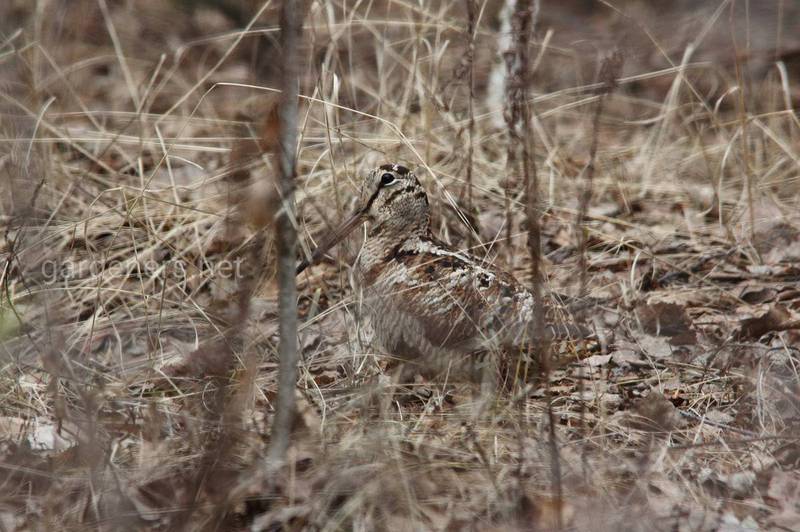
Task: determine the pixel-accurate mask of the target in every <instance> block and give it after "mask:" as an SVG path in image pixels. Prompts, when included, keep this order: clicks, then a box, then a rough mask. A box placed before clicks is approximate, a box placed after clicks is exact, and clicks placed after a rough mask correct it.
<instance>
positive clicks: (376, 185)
mask: <svg viewBox="0 0 800 532" xmlns="http://www.w3.org/2000/svg"><path fill="white" fill-rule="evenodd" d="M364 222H367V224H368V225H369V232H368V236H369V237H377V236H379V235H380V236H381V237H388V238H402V237H404V236H409V235H412V234H424V233H426V232H427V231H428V227H429V225H430V209H429V208H428V196H427V194H425V189H423V188H422V185H421V184H420V182H419V179H417V176H415V175H414V172H412V171H411V170H409V169H408V168H406V167H405V166H401V165H399V164H384V165H381V166H379V167H378V168H375V169H374V170H372V171H371V172H369V173H368V174H367V175H366V177H365V178H364V181H363V182H362V184H361V192H360V194H359V198H358V203H357V205H356V208H355V211H354V212H353V213H352V214H351V215H350V217H349V218H348V219H347V220H346V221H345V222H343V223H342V224H341V225H340V226H339V227H337V228H336V229H334V230H333V231H332V232H331V233H330V234H329V235H328V236H327V237H326V238H324V239H323V240H322V241H321V242H320V244H319V246H318V247H317V249H315V250H314V252H313V254H312V255H311V257H310V258H309V259H308V260H306V261H303V262H302V263H301V264H300V266H298V268H297V272H298V273H300V272H301V271H303V270H304V269H305V268H306V267H307V266H309V265H310V264H314V263H315V262H316V261H318V260H319V259H320V258H322V256H323V255H324V254H325V253H327V251H328V250H329V249H330V248H332V247H333V246H335V245H336V244H338V243H339V242H341V241H342V240H343V239H344V238H345V237H346V236H347V235H348V234H350V232H352V231H353V229H355V228H356V227H358V226H359V225H361V224H362V223H364Z"/></svg>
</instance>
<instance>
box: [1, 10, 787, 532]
mask: <svg viewBox="0 0 800 532" xmlns="http://www.w3.org/2000/svg"><path fill="white" fill-rule="evenodd" d="M431 4H432V5H426V3H423V2H420V3H415V2H367V3H363V2H347V1H344V0H342V1H336V0H332V1H330V2H314V3H312V4H311V6H310V9H309V13H308V18H307V20H306V28H305V31H304V36H305V40H306V42H305V45H304V48H303V51H302V55H303V58H304V63H303V64H304V66H303V77H302V82H301V94H302V95H303V98H302V99H301V138H300V145H299V151H298V190H297V205H298V213H299V220H298V229H299V232H300V240H301V253H302V254H303V255H304V256H305V254H307V253H308V251H309V249H310V248H311V247H313V244H314V242H316V241H318V239H319V238H320V237H321V235H322V234H324V232H325V231H326V229H327V228H328V227H330V226H331V225H334V224H335V223H336V222H337V221H340V220H342V219H343V217H344V216H345V215H346V213H347V212H348V210H349V209H350V208H351V207H352V204H353V199H354V197H355V196H356V194H357V190H358V189H357V187H358V184H359V180H360V177H361V176H362V175H363V172H365V171H366V170H368V169H369V168H371V167H372V166H375V165H376V164H381V163H384V162H399V163H402V164H405V165H406V166H409V167H411V168H413V169H415V171H416V172H417V174H418V175H419V177H420V179H421V181H422V182H423V184H424V185H425V187H426V189H427V190H428V193H429V197H430V201H431V206H432V209H433V226H434V231H435V233H436V235H437V236H438V237H440V238H442V239H443V240H445V241H447V242H449V243H451V244H453V245H454V246H456V247H458V248H463V249H466V248H471V249H472V251H473V253H476V254H479V255H486V257H487V260H488V261H493V262H494V263H496V264H497V265H499V266H501V267H503V268H504V269H506V270H508V271H511V272H513V273H514V274H515V275H516V276H517V278H518V279H519V280H520V281H523V282H525V283H530V282H531V279H530V266H531V265H530V258H529V254H528V247H527V232H528V224H527V220H526V209H525V207H526V206H525V195H524V180H523V176H522V175H519V172H518V171H516V170H515V169H514V167H513V165H511V166H510V165H509V164H508V161H507V153H508V145H509V142H510V141H509V132H508V129H507V126H506V123H505V121H504V118H503V105H504V99H503V96H502V92H498V87H501V86H502V85H501V84H498V83H500V82H502V78H503V72H504V69H503V65H502V63H501V62H500V61H499V59H498V49H499V47H500V46H503V42H504V39H503V38H502V37H503V31H504V30H503V27H502V15H501V7H502V2H498V1H489V2H477V3H475V4H473V5H474V6H476V7H475V11H474V12H473V15H474V17H475V19H476V20H475V25H474V26H475V28H476V30H475V32H474V39H473V40H474V45H475V48H474V50H475V53H474V56H473V57H474V60H473V61H472V62H470V59H469V58H470V54H468V53H467V51H468V50H469V43H470V40H471V39H470V35H469V33H468V32H467V27H468V26H469V20H468V19H469V16H470V9H467V7H465V6H468V5H470V4H469V2H455V1H453V2H436V3H431ZM544 4H548V3H544ZM560 4H562V5H560V6H558V7H554V6H546V5H543V6H542V12H541V13H540V14H539V18H538V20H537V25H536V33H535V40H534V46H533V47H532V54H531V55H532V58H533V61H534V63H533V64H532V65H531V68H532V76H533V80H534V83H533V87H532V88H531V101H530V104H531V109H532V111H533V118H532V129H533V132H534V135H533V137H534V138H533V139H530V140H531V142H532V146H533V147H534V160H535V162H536V172H537V177H538V181H539V183H540V185H541V186H540V191H539V193H540V208H541V212H542V213H543V214H542V218H541V226H542V245H543V265H542V266H543V268H544V273H545V277H546V289H548V290H550V291H554V292H558V293H563V294H566V295H568V296H569V297H570V298H571V300H572V301H575V302H577V304H576V305H575V306H574V310H575V316H574V317H573V318H574V319H579V320H581V321H583V322H584V323H586V324H588V325H589V326H591V328H592V329H593V330H594V331H595V336H594V337H593V338H592V339H591V340H581V341H576V342H571V343H558V344H555V345H553V346H552V349H553V353H554V355H555V364H554V365H553V367H551V368H549V370H548V371H546V372H543V371H538V370H537V371H529V372H528V373H529V374H530V377H528V378H527V379H516V380H513V379H512V380H510V381H507V382H506V383H505V384H503V385H500V384H498V385H497V386H495V387H494V388H493V391H492V392H491V393H490V395H489V396H488V397H487V391H486V387H483V388H482V387H481V386H480V385H479V384H478V383H476V382H474V381H472V380H470V379H469V378H466V377H465V376H464V372H459V371H458V368H457V367H456V366H457V363H456V364H454V371H453V372H452V374H449V373H448V374H445V375H440V376H438V377H434V376H431V375H424V376H423V375H422V374H420V375H417V376H415V378H414V381H413V383H409V384H406V385H405V386H402V387H401V389H396V387H395V385H394V384H393V381H392V379H391V377H390V374H391V368H390V367H391V365H392V364H391V360H390V359H391V356H390V355H391V354H387V353H381V352H380V351H379V350H377V348H376V346H375V345H373V344H372V343H371V342H370V338H371V331H370V324H369V322H368V320H365V319H362V317H361V312H360V304H361V300H360V292H359V290H358V286H357V284H356V283H355V281H354V279H353V270H352V264H353V258H354V257H355V255H356V253H357V252H358V248H359V242H358V237H353V238H351V239H350V241H348V242H347V243H346V245H343V246H340V247H339V248H338V249H334V250H333V251H332V252H331V253H330V254H329V256H328V257H327V258H326V259H325V260H324V261H323V262H322V263H320V264H318V265H316V266H313V267H312V268H310V269H309V270H308V271H307V272H305V273H303V274H302V275H300V276H299V277H298V278H297V280H298V289H299V293H300V300H299V305H300V312H301V316H300V317H301V326H300V330H299V337H300V344H301V348H302V360H301V363H300V377H299V380H298V385H297V399H298V403H299V405H300V415H299V417H298V420H297V424H296V430H295V432H294V434H293V444H292V447H291V449H290V460H289V463H288V464H285V465H284V466H283V467H280V468H271V467H269V466H268V464H267V462H266V459H265V456H266V449H267V447H268V444H269V441H270V426H271V421H272V416H273V414H274V400H275V397H276V390H277V378H276V374H277V362H278V358H277V347H276V346H277V338H278V336H277V321H276V315H277V302H276V288H275V284H274V279H273V277H274V275H273V274H274V265H275V250H274V246H273V243H272V236H271V231H270V225H269V221H270V220H271V216H272V215H273V214H274V210H275V203H274V202H271V201H270V198H272V197H273V196H272V191H271V188H270V187H271V183H273V179H274V176H275V169H274V168H273V162H272V155H271V152H270V150H271V149H272V148H271V147H272V146H273V145H274V138H275V131H274V115H273V114H272V111H273V110H274V105H275V102H276V96H275V87H277V86H278V82H277V80H278V79H279V78H278V77H279V74H278V72H277V65H278V64H279V50H278V48H277V44H276V43H277V36H278V27H277V21H278V16H277V7H276V6H275V5H272V4H271V3H270V2H267V3H266V4H264V3H261V2H256V1H252V0H238V1H236V0H231V1H223V0H218V1H212V0H208V1H205V2H197V3H189V2H181V1H178V0H174V1H172V2H162V1H157V0H141V1H138V2H122V1H113V0H98V1H95V0H77V1H67V0H53V1H51V2H47V3H41V4H37V5H41V9H34V7H33V3H28V2H13V1H12V2H10V3H8V4H7V5H5V6H4V7H0V15H2V16H3V19H4V20H5V24H6V27H4V28H2V33H0V77H2V79H3V80H4V81H3V82H2V85H0V113H2V114H0V139H2V146H3V147H4V148H3V149H0V179H2V180H3V185H2V192H0V205H2V207H1V208H2V213H1V215H2V231H1V232H0V233H2V234H0V259H2V268H0V279H2V287H3V297H2V303H0V530H28V529H37V530H38V529H43V528H48V527H49V528H54V527H55V528H57V529H61V530H63V529H75V530H85V529H90V528H96V529H102V530H107V529H125V530H130V529H222V530H227V529H234V530H238V529H242V530H244V529H250V530H300V529H319V530H340V529H359V530H375V529H386V530H462V529H467V530H491V529H496V530H509V529H519V530H530V529H538V530H551V529H558V528H564V529H569V530H586V531H589V530H591V531H602V530H609V531H611V530H692V531H702V530H757V529H762V530H798V529H800V120H798V115H797V113H796V112H795V111H794V109H795V108H796V107H797V106H798V105H800V69H798V63H800V60H799V59H798V58H799V57H800V52H798V50H800V43H798V42H795V41H792V39H797V37H796V36H794V35H792V33H791V32H790V31H789V30H788V28H789V22H788V21H789V20H792V16H794V15H796V13H795V11H794V10H795V9H797V8H795V7H793V6H790V5H786V6H785V7H784V8H781V9H784V10H783V11H781V10H780V9H779V5H781V6H782V5H784V4H783V3H782V2H762V3H758V4H759V5H758V6H757V7H754V8H753V9H754V11H753V12H752V13H751V14H750V17H748V16H746V15H748V14H747V13H744V12H743V11H742V10H743V9H744V8H743V6H744V5H749V4H747V3H735V2H728V1H721V2H718V3H716V4H714V5H711V4H712V3H711V2H709V3H707V5H705V4H704V7H702V8H692V7H689V8H687V9H682V8H681V7H680V6H682V5H683V3H681V2H676V3H675V5H674V7H673V8H672V9H671V10H670V9H662V11H661V12H658V11H657V9H656V8H652V10H648V8H645V7H642V3H639V2H633V1H631V2H628V1H623V2H617V3H616V4H615V6H616V8H615V9H612V8H611V7H610V5H609V4H607V3H602V4H601V3H598V4H597V5H596V6H594V7H591V8H590V7H587V6H586V3H581V2H571V1H565V2H561V3H560ZM773 4H774V5H773ZM276 5H277V4H276ZM581 6H583V7H581ZM547 9H550V11H548V10H547ZM4 10H5V12H3V11H4ZM794 20H797V18H796V17H795V18H794ZM576 28H579V29H576ZM751 29H752V31H751ZM781 36H783V37H781ZM782 38H783V39H784V41H782V40H781V39H782ZM613 50H616V51H617V52H618V57H621V58H622V63H621V64H619V65H618V66H617V70H616V71H615V75H614V76H613V81H614V87H613V90H612V91H611V92H609V93H604V92H602V91H599V90H598V84H597V82H596V80H598V79H601V78H598V74H597V72H599V71H600V70H601V64H602V63H603V60H604V58H606V57H609V56H610V54H611V51H613ZM606 64H608V62H606ZM470 79H473V80H474V91H473V96H470V90H469V84H468V82H469V80H470ZM601 81H602V79H601ZM471 124H472V125H471ZM469 146H472V149H469ZM589 168H592V169H593V170H592V171H589ZM468 175H469V176H470V178H469V179H468V178H467V176H468ZM587 191H588V192H589V193H590V196H584V194H586V192H587ZM582 197H589V198H590V199H589V201H588V204H586V205H582V202H581V198H582ZM579 218H582V219H583V223H582V224H579V222H578V219H579ZM462 219H463V220H466V221H468V222H469V223H470V225H471V227H472V229H470V228H469V227H468V226H467V225H466V224H465V223H463V221H462ZM473 229H474V232H473ZM299 258H300V257H298V259H299ZM501 362H502V364H499V366H500V367H503V368H505V369H506V371H508V372H513V371H514V368H515V364H521V363H522V362H520V361H517V360H516V359H514V358H512V357H508V358H506V359H504V360H501ZM517 369H518V368H517ZM539 369H541V368H539ZM498 378H499V376H498Z"/></svg>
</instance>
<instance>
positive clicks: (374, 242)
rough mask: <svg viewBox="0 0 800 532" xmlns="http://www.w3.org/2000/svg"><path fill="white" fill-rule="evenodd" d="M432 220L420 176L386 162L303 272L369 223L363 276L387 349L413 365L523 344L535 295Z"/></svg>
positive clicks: (366, 302) (378, 334)
mask: <svg viewBox="0 0 800 532" xmlns="http://www.w3.org/2000/svg"><path fill="white" fill-rule="evenodd" d="M430 218H431V215H430V208H429V205H428V196H427V194H426V193H425V190H424V189H423V187H422V185H421V184H420V182H419V179H417V177H416V176H415V175H414V173H413V172H411V171H410V170H409V169H408V168H406V167H404V166H400V165H398V164H384V165H383V166H380V167H379V168H376V169H375V170H373V171H371V172H370V173H369V174H368V175H367V176H366V178H365V179H364V182H363V185H362V187H361V193H360V196H359V198H358V202H357V206H356V209H355V212H354V213H353V214H352V215H351V216H350V218H348V219H347V220H346V221H345V222H344V223H343V224H342V225H341V226H339V227H338V228H337V229H335V230H334V231H333V232H332V233H331V234H330V235H328V236H327V238H324V239H323V240H322V241H321V242H320V245H319V246H318V247H317V248H316V249H315V250H314V252H313V254H312V255H311V257H310V258H309V259H308V260H306V261H303V262H302V263H301V264H300V265H299V266H298V268H297V273H298V274H299V273H300V272H302V271H303V270H304V269H305V268H306V267H308V266H309V265H310V264H313V263H315V262H317V261H318V260H319V259H321V258H322V256H323V255H324V254H325V253H326V252H327V251H328V250H329V249H330V248H331V247H333V246H334V245H336V244H337V243H338V242H340V241H341V240H342V239H344V238H345V237H346V236H347V235H348V234H349V233H350V232H351V231H353V230H354V229H355V228H357V227H359V226H361V224H362V223H364V222H366V223H367V225H368V227H367V238H366V241H365V243H364V246H363V248H362V249H361V252H360V253H359V256H358V263H357V272H358V278H359V280H360V282H361V284H362V286H363V287H364V291H365V293H364V306H365V308H366V310H367V312H368V314H369V315H370V318H371V321H372V325H373V327H374V329H375V336H376V339H377V340H378V342H379V343H380V344H381V346H382V347H383V349H384V350H386V352H388V353H390V354H392V355H394V356H397V357H399V358H401V359H404V360H414V359H419V358H420V357H434V358H436V359H438V358H439V357H444V356H452V355H457V354H466V353H472V352H477V351H484V350H487V349H492V348H496V347H500V348H505V349H509V348H517V349H518V348H520V347H524V346H523V344H525V343H526V342H527V338H528V331H529V328H530V324H531V321H532V320H533V317H534V298H533V295H532V294H531V293H530V292H529V291H527V290H526V289H525V288H523V287H522V286H521V285H520V283H519V282H518V281H517V280H516V279H515V278H514V277H513V276H512V275H510V274H509V273H506V272H504V271H502V270H500V269H499V268H496V267H494V266H492V265H490V264H487V263H485V262H484V261H483V260H481V259H479V258H477V257H475V256H473V255H470V254H468V253H465V252H461V251H457V250H455V249H453V248H452V247H450V246H449V245H447V244H445V243H443V242H441V241H439V240H438V239H436V238H435V237H434V236H433V235H432V234H431V228H430V222H431V219H430ZM550 310H552V309H550ZM548 313H549V312H548ZM548 329H549V332H550V334H552V331H553V330H554V329H553V328H548Z"/></svg>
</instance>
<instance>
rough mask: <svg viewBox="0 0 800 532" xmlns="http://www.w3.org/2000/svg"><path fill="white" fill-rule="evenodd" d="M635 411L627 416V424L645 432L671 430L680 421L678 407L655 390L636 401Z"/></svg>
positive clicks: (675, 427) (677, 425) (679, 423)
mask: <svg viewBox="0 0 800 532" xmlns="http://www.w3.org/2000/svg"><path fill="white" fill-rule="evenodd" d="M635 411H636V413H635V414H631V415H630V416H629V417H628V419H627V425H628V426H629V427H631V428H634V429H638V430H642V431H645V432H672V431H673V430H675V429H677V428H678V427H680V426H681V423H682V419H681V416H680V413H679V412H678V409H677V408H675V406H674V405H673V404H672V402H671V401H670V400H669V399H667V398H666V397H664V395H663V394H662V393H661V392H657V391H655V390H653V391H651V392H650V393H649V394H648V395H647V397H644V398H643V399H641V400H640V401H639V402H638V403H637V405H636V408H635Z"/></svg>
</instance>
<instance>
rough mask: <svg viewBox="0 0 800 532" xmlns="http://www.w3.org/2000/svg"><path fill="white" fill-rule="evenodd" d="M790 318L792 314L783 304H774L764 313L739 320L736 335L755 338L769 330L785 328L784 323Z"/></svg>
mask: <svg viewBox="0 0 800 532" xmlns="http://www.w3.org/2000/svg"><path fill="white" fill-rule="evenodd" d="M791 319H792V314H791V312H789V310H788V309H787V308H786V307H784V306H783V305H774V306H772V307H770V308H769V309H768V310H767V311H766V312H765V313H763V314H761V315H760V316H756V317H753V318H746V319H743V320H742V321H741V324H740V326H739V329H738V331H737V336H738V337H739V338H743V339H744V338H749V339H752V340H757V339H758V338H760V337H762V336H763V335H765V334H767V333H768V332H771V331H780V330H786V324H788V323H789V322H790V321H791Z"/></svg>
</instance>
